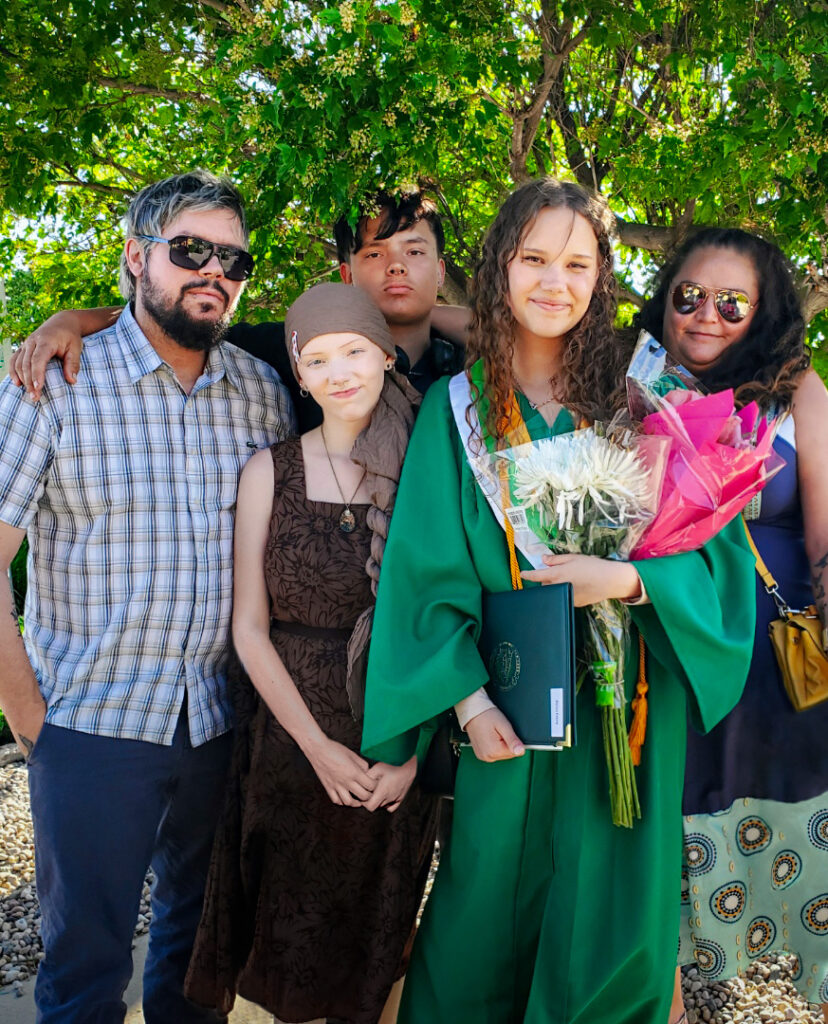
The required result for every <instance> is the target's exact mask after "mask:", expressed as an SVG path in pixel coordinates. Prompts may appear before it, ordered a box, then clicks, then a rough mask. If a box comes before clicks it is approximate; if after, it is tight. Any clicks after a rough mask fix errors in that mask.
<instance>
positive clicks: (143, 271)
mask: <svg viewBox="0 0 828 1024" xmlns="http://www.w3.org/2000/svg"><path fill="white" fill-rule="evenodd" d="M161 235H162V237H164V238H174V237H175V236H176V235H195V236H196V237H198V238H204V239H206V240H207V241H209V242H217V243H219V244H223V245H233V246H237V247H239V248H245V246H246V239H245V237H244V232H243V231H242V226H241V224H240V223H239V221H238V218H237V217H236V216H235V214H233V213H231V212H230V211H228V210H222V209H215V210H189V211H185V212H184V213H181V214H180V215H179V216H178V217H176V218H175V219H174V220H171V221H170V222H169V223H168V224H166V225H165V227H164V229H163V231H162V232H161ZM126 258H127V262H128V265H129V268H130V270H131V271H132V273H133V274H134V275H135V278H136V299H135V309H136V315H137V316H138V318H139V322H140V318H141V315H142V314H144V313H145V314H146V315H148V316H149V317H150V318H151V319H152V320H153V321H154V322H155V323H156V324H157V325H158V326H159V327H160V328H161V329H162V330H163V331H164V332H165V333H166V334H167V335H168V336H169V337H170V338H171V339H172V340H173V341H175V342H177V343H178V344H180V345H182V346H183V347H184V348H191V349H199V350H206V349H209V348H210V347H212V345H213V344H215V343H216V342H217V341H218V340H219V339H220V338H221V336H222V335H223V334H224V331H225V330H226V329H227V326H228V325H229V323H230V320H231V318H232V316H233V313H234V311H235V309H236V305H237V303H238V301H239V297H240V296H241V293H242V291H243V289H244V282H243V281H230V280H228V279H227V278H226V277H225V276H224V271H223V270H222V267H221V264H220V263H219V260H218V256H216V255H215V254H214V255H213V256H212V257H211V258H210V260H209V262H208V263H206V264H205V265H204V266H203V267H200V268H199V269H198V270H187V269H185V268H183V267H177V266H175V264H173V263H172V262H171V261H170V255H169V249H168V247H167V246H166V245H164V244H163V243H161V242H156V243H152V244H150V246H149V249H148V250H146V251H145V250H144V249H143V248H142V246H141V245H140V244H139V242H138V241H137V240H136V239H133V238H131V239H129V240H128V241H127V246H126Z"/></svg>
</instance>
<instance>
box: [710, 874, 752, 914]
mask: <svg viewBox="0 0 828 1024" xmlns="http://www.w3.org/2000/svg"><path fill="white" fill-rule="evenodd" d="M746 906H747V888H746V887H745V885H744V883H743V882H727V883H726V884H725V885H720V886H719V888H718V889H717V890H716V891H715V892H714V893H713V895H712V896H711V897H710V909H711V910H712V911H713V913H714V914H715V915H716V917H718V919H719V920H720V921H726V922H728V923H730V922H731V921H738V920H739V918H740V917H741V916H742V914H744V912H745V907H746Z"/></svg>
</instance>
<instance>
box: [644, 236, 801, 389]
mask: <svg viewBox="0 0 828 1024" xmlns="http://www.w3.org/2000/svg"><path fill="white" fill-rule="evenodd" d="M708 248H709V249H725V250H727V249H730V250H731V251H733V252H737V253H739V254H740V255H741V256H744V257H745V258H746V259H748V260H750V262H751V263H752V264H753V267H754V270H755V271H756V276H757V278H758V279H759V307H758V309H757V310H756V313H755V315H754V317H753V319H752V321H751V323H750V327H749V328H748V330H747V332H746V334H745V336H744V338H743V339H742V340H741V341H739V342H738V344H736V345H731V346H730V347H729V348H727V349H726V350H725V351H724V353H723V354H722V356H721V358H720V359H719V360H718V361H717V362H716V363H715V364H714V365H713V366H711V367H710V369H709V370H707V371H706V372H705V373H704V374H702V377H703V380H704V383H705V384H706V385H707V387H708V388H710V389H711V390H712V391H721V390H723V389H724V388H733V389H734V390H735V391H736V392H737V397H738V398H739V400H740V401H741V402H748V401H750V400H751V399H756V400H757V401H758V402H759V403H760V404H761V405H762V406H764V407H768V406H769V405H771V404H773V403H776V404H778V405H782V406H786V405H790V403H791V400H792V398H793V392H794V390H795V388H796V384H797V382H798V378H799V377H800V375H801V374H802V373H803V372H804V371H805V370H806V369H807V368H808V365H809V363H810V353H809V351H808V349H807V348H806V346H805V320H804V318H803V316H802V307H801V304H800V301H799V295H798V294H797V289H796V274H795V271H794V268H793V266H792V265H791V263H790V262H789V260H788V259H787V258H786V257H785V255H784V253H783V252H782V250H781V249H780V248H779V247H778V246H776V245H774V244H773V243H772V242H768V241H766V240H765V239H764V238H761V237H760V236H759V235H755V234H751V233H750V232H748V231H742V230H741V228H728V227H724V228H720V227H702V228H700V229H699V230H697V231H695V232H694V233H693V234H691V235H690V236H689V237H688V238H687V240H686V241H685V242H684V244H683V245H682V246H681V247H680V248H679V249H678V250H677V251H676V252H674V253H673V254H672V255H671V256H670V257H669V259H668V260H667V262H666V263H665V264H664V266H663V267H662V268H661V269H660V270H659V271H658V273H657V274H656V277H655V281H654V291H653V297H652V298H651V299H649V300H648V301H647V302H645V303H644V305H643V306H642V308H641V309H640V310H639V312H638V314H637V315H636V317H635V319H634V321H633V326H634V327H635V328H637V329H643V330H645V331H648V332H649V333H650V334H652V336H653V337H654V338H656V339H657V340H658V341H663V340H664V339H663V338H662V326H663V323H664V310H665V308H666V306H667V303H668V301H669V295H670V286H671V284H672V283H673V281H674V280H675V278H676V276H677V275H678V274H679V272H680V271H681V268H682V267H683V266H684V264H685V263H686V262H687V260H688V259H689V257H690V256H691V255H692V253H694V252H696V251H697V250H698V249H708Z"/></svg>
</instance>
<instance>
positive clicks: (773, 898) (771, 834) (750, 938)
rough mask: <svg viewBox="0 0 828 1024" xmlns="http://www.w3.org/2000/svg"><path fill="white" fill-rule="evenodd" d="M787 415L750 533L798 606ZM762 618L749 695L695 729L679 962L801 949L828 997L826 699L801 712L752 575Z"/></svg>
mask: <svg viewBox="0 0 828 1024" xmlns="http://www.w3.org/2000/svg"><path fill="white" fill-rule="evenodd" d="M795 443H796V442H795V437H794V434H793V419H792V418H791V417H789V418H788V420H787V421H786V422H785V423H784V424H783V428H782V430H781V431H780V436H778V437H777V439H776V443H775V448H776V450H777V452H778V453H779V454H780V455H781V456H782V457H783V458H784V459H785V460H786V465H785V466H784V467H783V469H782V470H781V471H780V472H779V473H778V474H777V475H776V476H775V477H774V478H773V479H772V480H771V481H770V483H769V484H768V486H767V487H766V488H765V490H764V491H763V492H762V496H761V509H760V512H759V516H758V518H757V519H753V520H751V521H750V522H749V527H750V531H751V535H752V536H753V539H754V541H755V543H756V546H757V548H758V549H759V551H760V553H761V555H762V557H763V558H764V560H765V562H766V563H767V566H768V568H769V569H770V571H771V572H772V573H773V575H774V577H775V578H776V581H777V583H778V585H779V591H780V593H781V594H782V595H783V597H784V598H785V600H786V601H787V602H788V603H789V604H790V605H791V606H792V607H797V608H801V607H803V606H805V605H808V604H811V603H812V602H813V593H812V590H811V581H810V572H809V566H808V560H807V557H806V554H805V543H804V531H803V522H802V507H801V503H800V500H799V489H798V484H797V470H796V447H795ZM756 601H757V623H756V639H755V646H754V652H753V661H752V664H751V668H750V673H749V675H748V678H747V682H746V684H745V691H744V696H743V697H742V699H741V700H740V702H739V704H738V705H737V706H736V707H735V708H734V710H733V711H732V712H731V713H730V714H729V715H728V716H727V717H726V718H725V719H724V720H723V721H722V722H720V723H719V725H718V726H716V728H715V729H713V730H712V731H711V732H709V733H708V734H707V735H704V736H702V735H699V734H698V733H697V732H695V731H694V730H693V729H692V728H690V729H689V730H688V744H687V768H686V779H685V788H684V801H683V812H684V815H685V818H684V842H685V847H684V849H685V864H684V869H683V878H682V933H681V950H680V955H679V961H680V962H681V963H687V962H690V961H691V960H693V959H695V961H696V963H697V965H698V967H699V969H700V972H701V973H702V975H703V976H704V977H706V978H708V979H710V980H715V979H722V978H729V977H733V976H734V975H737V974H741V973H742V972H743V971H744V970H745V968H747V967H748V966H750V963H751V962H752V961H753V960H754V959H755V958H756V957H758V956H761V955H763V954H765V953H769V952H771V951H787V952H790V953H793V954H795V961H794V980H795V982H796V984H797V987H798V988H799V989H800V991H801V992H802V993H803V995H804V996H805V997H806V998H807V999H809V1000H811V1001H812V1002H828V702H825V703H823V704H821V705H819V706H817V707H815V708H811V709H809V710H807V711H803V712H797V711H795V710H794V709H793V706H792V705H791V703H790V701H789V699H788V697H787V695H786V693H785V689H784V687H783V684H782V679H781V676H780V673H779V667H778V665H777V663H776V659H775V657H774V653H773V648H772V646H771V642H770V639H769V637H768V623H769V622H770V621H771V620H772V619H775V618H778V612H777V610H776V606H775V604H774V602H773V600H772V598H771V597H770V596H769V595H768V594H767V593H766V592H765V588H764V585H763V583H762V581H761V579H760V578H759V576H758V574H757V576H756Z"/></svg>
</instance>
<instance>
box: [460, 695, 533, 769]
mask: <svg viewBox="0 0 828 1024" xmlns="http://www.w3.org/2000/svg"><path fill="white" fill-rule="evenodd" d="M466 732H467V733H468V735H469V739H470V740H471V745H472V748H473V749H474V752H475V754H476V755H477V758H478V760H480V761H507V760H509V759H510V758H512V757H522V756H523V754H524V753H525V752H526V748H525V747H524V745H523V744H522V743H521V741H520V740H519V739H518V736H517V733H516V732H515V730H514V729H513V728H512V723H511V722H510V721H509V719H508V718H507V717H506V716H505V715H504V714H503V712H502V711H500V710H498V709H497V708H489V710H488V711H481V713H480V714H479V715H475V716H474V718H472V719H471V720H470V721H469V722H467V723H466Z"/></svg>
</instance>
